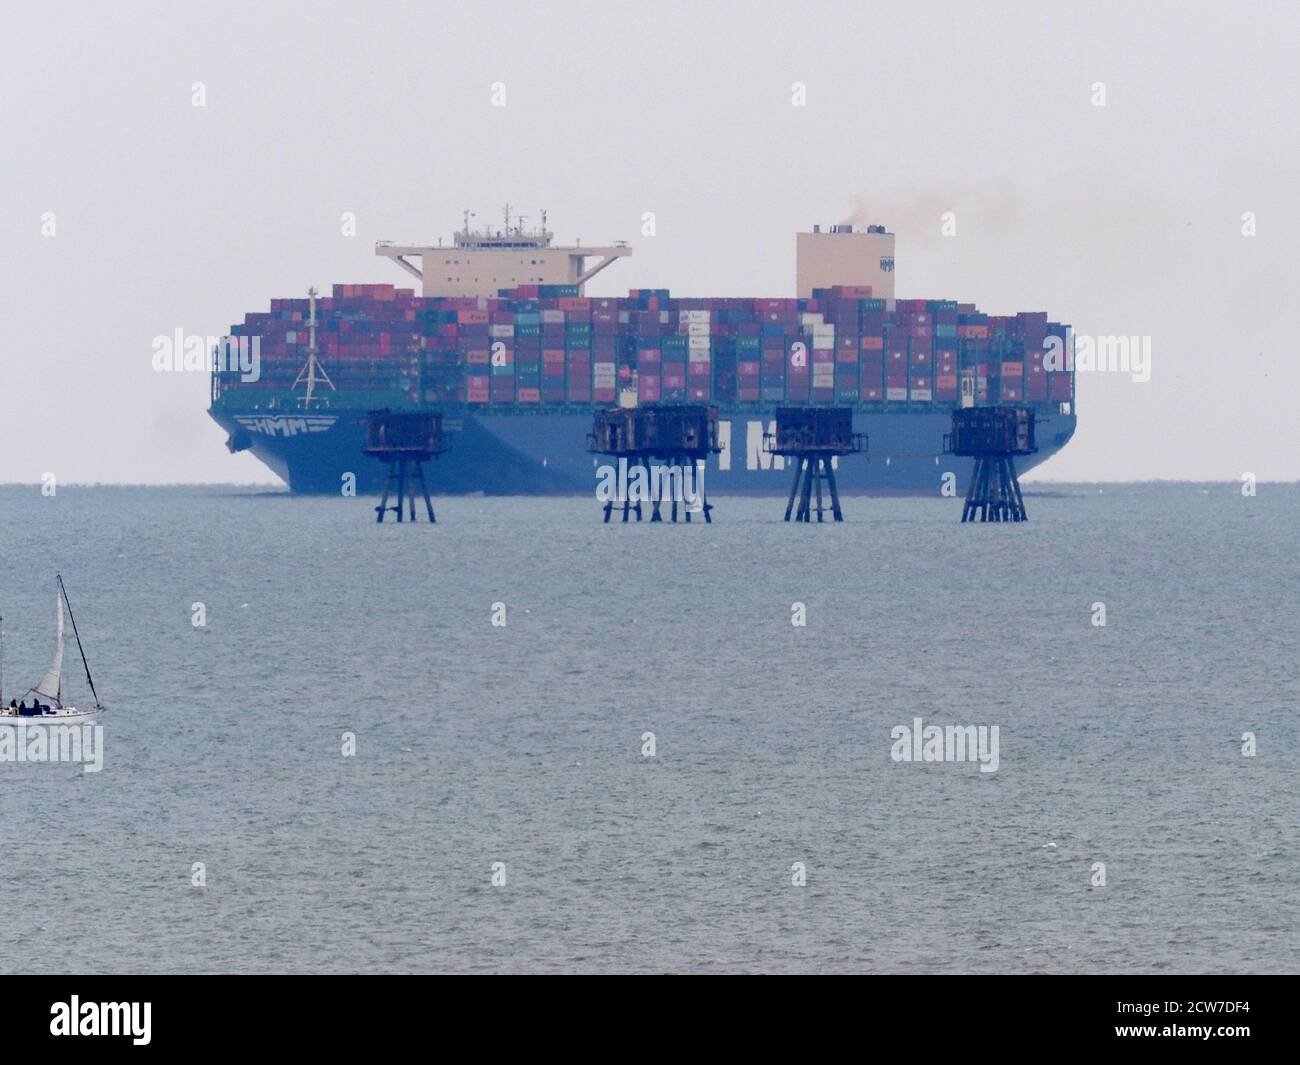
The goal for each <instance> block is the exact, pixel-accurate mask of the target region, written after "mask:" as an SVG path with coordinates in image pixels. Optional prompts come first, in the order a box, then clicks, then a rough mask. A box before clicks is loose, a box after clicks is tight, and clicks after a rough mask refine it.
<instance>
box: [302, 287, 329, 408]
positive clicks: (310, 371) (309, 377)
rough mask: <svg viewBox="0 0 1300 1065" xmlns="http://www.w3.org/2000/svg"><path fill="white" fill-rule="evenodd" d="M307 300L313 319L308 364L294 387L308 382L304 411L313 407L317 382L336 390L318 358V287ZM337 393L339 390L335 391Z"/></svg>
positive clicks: (309, 294)
mask: <svg viewBox="0 0 1300 1065" xmlns="http://www.w3.org/2000/svg"><path fill="white" fill-rule="evenodd" d="M307 298H308V300H310V301H311V317H310V318H308V319H307V336H308V341H307V364H306V365H305V366H304V367H303V368H302V369H301V370H299V371H298V376H297V377H296V378H295V379H294V382H293V387H294V388H297V387H298V385H299V384H301V383H302V382H304V381H306V383H307V394H306V395H305V396H303V397H302V405H303V409H304V410H306V409H307V408H309V407H310V406H311V401H312V396H313V395H315V393H316V382H317V380H320V381H323V382H324V383H325V384H327V385H329V386H330V388H331V389H334V382H333V381H331V380H330V375H329V374H327V373H326V372H325V367H324V366H322V365H321V364H320V360H319V359H317V358H316V286H315V285H313V286H312V287H311V288H309V289H308V290H307ZM334 390H335V391H337V389H334Z"/></svg>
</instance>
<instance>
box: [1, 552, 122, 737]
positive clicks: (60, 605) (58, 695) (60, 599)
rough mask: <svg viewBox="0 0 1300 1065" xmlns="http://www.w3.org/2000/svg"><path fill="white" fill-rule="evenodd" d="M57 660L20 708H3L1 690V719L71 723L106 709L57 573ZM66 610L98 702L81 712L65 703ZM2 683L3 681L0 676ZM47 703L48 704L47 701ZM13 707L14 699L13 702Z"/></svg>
mask: <svg viewBox="0 0 1300 1065" xmlns="http://www.w3.org/2000/svg"><path fill="white" fill-rule="evenodd" d="M54 582H55V588H54V618H55V627H54V634H55V635H54V661H53V662H51V663H50V668H49V669H48V670H46V673H45V676H44V677H42V678H41V680H40V683H38V684H37V685H36V687H34V688H28V689H27V692H26V693H25V694H24V695H23V697H22V699H21V700H20V702H21V703H22V704H23V705H22V706H21V707H19V706H16V705H9V706H5V705H4V695H3V690H0V716H4V717H24V718H35V719H39V720H44V721H68V720H70V719H78V720H79V719H84V718H88V717H93V716H94V715H95V714H98V713H99V712H100V711H101V710H103V709H104V706H103V704H102V703H101V702H100V701H99V693H98V692H97V691H95V682H94V681H93V680H92V679H91V676H90V666H89V664H87V662H86V652H85V650H84V648H82V646H81V634H80V633H79V632H77V619H76V618H75V617H73V615H72V604H71V603H69V602H68V590H67V589H66V588H65V587H64V586H63V578H62V577H61V576H59V575H58V574H55V577H54ZM65 606H66V607H67V614H68V619H69V620H70V621H71V622H72V635H73V636H74V637H75V638H76V641H77V650H78V651H79V652H80V653H81V665H82V667H83V668H84V669H85V671H86V683H87V684H89V685H90V694H91V696H92V697H93V698H94V700H95V705H94V707H92V708H89V709H78V708H77V707H75V706H65V705H64V702H63V613H64V607H65ZM3 639H4V631H3V629H0V641H3ZM0 680H3V678H2V677H0ZM29 695H30V696H31V697H32V698H31V705H30V706H28V705H27V696H29ZM46 700H48V701H46ZM10 702H11V704H12V702H13V701H12V700H10Z"/></svg>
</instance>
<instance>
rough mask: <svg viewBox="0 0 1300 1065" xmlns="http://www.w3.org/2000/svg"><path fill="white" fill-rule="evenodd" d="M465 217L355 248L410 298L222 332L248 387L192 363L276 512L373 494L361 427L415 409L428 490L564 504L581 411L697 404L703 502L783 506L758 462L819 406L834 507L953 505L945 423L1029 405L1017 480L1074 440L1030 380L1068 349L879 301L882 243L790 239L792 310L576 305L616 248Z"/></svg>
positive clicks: (337, 302) (676, 300) (888, 291)
mask: <svg viewBox="0 0 1300 1065" xmlns="http://www.w3.org/2000/svg"><path fill="white" fill-rule="evenodd" d="M471 217H472V216H471V215H470V214H469V212H466V215H465V220H464V225H463V227H462V229H461V230H460V231H459V232H457V233H456V234H455V235H454V238H453V241H452V243H451V244H450V245H447V246H443V245H442V244H441V243H439V244H438V245H436V246H399V245H394V244H390V243H388V242H381V243H379V244H378V245H376V247H375V253H376V255H379V256H382V257H385V258H388V259H391V260H392V261H393V262H394V263H395V264H396V265H397V266H398V267H399V268H401V269H403V270H405V271H406V272H407V273H409V274H410V275H412V276H413V277H414V278H415V279H416V280H417V281H418V283H419V284H418V291H417V288H414V287H413V288H409V289H404V288H397V287H395V286H393V285H374V284H372V285H335V286H334V288H333V291H332V293H331V294H330V295H328V296H321V295H318V294H317V293H316V292H315V291H314V290H312V291H311V292H310V293H309V294H308V296H307V297H306V298H302V299H273V300H271V304H270V309H269V311H262V312H255V313H250V314H247V315H246V316H245V317H244V320H243V322H242V323H239V324H237V325H235V326H233V327H232V329H231V333H230V336H229V338H226V342H227V343H232V344H244V345H246V346H247V345H249V344H256V348H254V349H253V350H257V351H258V352H259V358H258V363H259V373H258V374H257V375H256V379H253V377H254V374H252V373H243V374H241V373H240V372H239V370H238V368H235V367H231V366H229V365H228V364H225V365H223V364H222V362H221V360H220V359H218V360H216V361H215V363H214V365H215V366H216V368H215V369H214V370H213V373H212V404H211V408H210V413H211V415H212V417H213V418H214V419H216V421H217V422H218V423H219V424H220V425H221V426H222V428H223V429H225V430H226V432H227V433H228V434H229V440H228V443H227V446H228V447H229V449H230V450H231V451H235V452H237V451H245V450H248V451H251V452H252V453H253V454H254V455H256V456H257V458H259V459H260V460H261V461H262V462H264V463H265V464H266V465H267V466H268V467H270V469H271V470H273V471H274V472H275V473H276V475H277V476H279V477H280V478H282V479H283V480H284V482H285V483H286V484H287V485H288V486H289V488H290V490H291V491H293V492H317V493H321V492H325V493H335V494H337V493H338V492H340V490H341V489H342V488H343V486H344V485H345V484H348V483H354V484H355V486H356V489H357V490H358V491H361V492H376V491H378V490H379V488H380V487H381V482H382V478H383V475H384V468H383V467H382V466H381V465H380V464H379V463H377V462H374V461H373V460H370V459H367V458H365V456H364V455H363V454H362V446H363V441H364V435H365V419H366V415H367V412H369V411H371V410H377V409H383V408H388V409H392V410H433V411H437V412H440V413H441V414H442V416H443V427H444V432H445V434H446V437H447V440H448V442H449V450H448V452H447V453H445V454H443V455H442V456H440V457H439V459H438V462H437V463H436V465H435V466H434V467H433V468H432V471H431V472H432V475H433V481H434V485H435V491H437V492H439V493H451V494H457V493H475V492H481V493H487V494H551V493H556V494H562V493H586V492H591V491H593V490H594V486H595V466H596V461H595V459H594V456H592V455H591V454H589V453H588V451H587V434H588V432H589V431H590V430H591V425H592V415H593V412H594V411H596V410H598V409H601V408H607V407H611V406H635V405H638V404H652V403H653V404H672V403H695V404H698V403H709V404H712V405H714V406H716V407H717V408H718V411H719V436H720V443H721V444H722V450H721V453H720V454H718V455H716V456H714V457H713V458H711V459H710V460H709V463H708V465H707V467H706V469H705V478H706V483H707V485H708V490H709V492H710V494H711V495H716V494H726V493H728V492H734V493H763V494H782V493H785V492H787V491H788V490H789V485H788V477H787V474H786V473H785V472H783V471H784V462H783V460H782V459H781V458H780V457H779V456H773V455H770V454H768V453H767V452H766V451H765V450H764V447H763V435H764V433H767V432H771V431H773V428H774V423H775V410H776V408H777V407H779V406H791V405H794V406H798V405H816V406H837V407H849V408H851V409H852V411H853V422H854V431H855V432H861V433H865V434H867V436H868V438H869V449H870V450H869V456H868V458H867V459H866V460H865V461H864V460H861V459H851V460H846V461H845V462H844V463H843V464H842V465H841V466H840V467H839V468H838V472H837V479H838V481H839V484H840V489H841V491H843V492H858V493H881V494H884V493H925V494H930V493H934V492H937V491H938V490H939V489H940V486H941V484H942V483H943V481H944V475H945V474H947V473H950V472H951V473H955V474H956V476H957V484H958V487H959V490H960V489H962V488H964V486H965V482H966V478H967V476H968V474H969V472H970V469H971V463H972V460H970V459H959V458H956V457H954V456H951V455H945V454H944V446H943V443H944V435H945V434H946V433H947V432H948V431H949V429H950V426H951V412H952V410H953V408H954V407H970V406H985V405H999V404H1016V405H1022V406H1029V407H1032V408H1033V409H1034V411H1035V414H1036V417H1037V421H1038V447H1039V450H1038V452H1037V454H1035V455H1032V456H1029V457H1028V459H1027V460H1026V461H1024V462H1022V463H1021V464H1020V468H1021V471H1022V472H1023V471H1025V470H1028V469H1031V468H1033V467H1034V466H1035V465H1038V464H1039V463H1041V462H1043V461H1045V460H1046V459H1048V458H1050V457H1051V456H1052V455H1053V454H1054V453H1055V452H1056V451H1058V450H1059V449H1060V448H1062V447H1064V446H1065V444H1066V443H1067V442H1068V441H1069V439H1070V437H1071V436H1072V435H1073V433H1074V429H1075V417H1076V415H1075V403H1074V384H1075V382H1074V375H1073V372H1072V370H1061V371H1058V370H1055V369H1053V363H1052V361H1051V360H1048V361H1047V363H1046V364H1045V362H1044V352H1045V348H1046V346H1048V345H1050V344H1051V343H1052V341H1051V340H1050V339H1049V338H1052V337H1055V338H1057V339H1058V340H1059V343H1060V346H1061V348H1062V350H1065V351H1068V350H1069V346H1070V343H1071V339H1072V338H1071V336H1070V329H1069V327H1068V326H1066V325H1062V324H1060V323H1057V322H1051V321H1048V316H1047V314H1046V313H1042V312H1021V313H1018V314H1012V315H1006V316H998V315H991V314H985V313H982V312H981V311H979V310H978V309H977V308H976V307H975V305H974V304H970V303H961V302H958V301H956V300H943V299H896V298H895V297H894V279H895V272H894V234H893V233H891V232H888V231H887V230H886V229H885V227H883V226H878V225H872V226H867V227H865V228H859V227H855V226H851V225H833V226H829V227H825V228H823V227H821V226H814V227H813V230H812V232H807V233H799V234H797V237H796V286H797V295H796V297H794V298H781V297H778V298H770V299H764V298H754V299H731V298H725V299H724V298H708V297H704V298H684V297H679V296H673V295H672V294H671V293H670V292H669V290H667V289H633V290H631V291H630V292H629V293H628V295H627V296H626V297H588V296H586V295H584V286H585V285H586V283H587V281H589V280H590V279H591V278H592V277H593V276H595V275H596V274H597V273H599V272H601V271H602V270H605V269H606V268H608V267H609V266H611V265H612V264H614V263H615V262H617V261H618V260H619V259H622V258H626V257H627V256H629V255H631V254H632V249H631V248H630V247H629V246H628V245H627V244H626V243H623V242H616V243H613V244H610V245H608V246H582V245H581V244H576V245H573V246H568V247H565V246H557V245H554V244H553V235H552V233H551V232H550V231H548V230H547V228H546V216H545V212H543V213H542V222H541V225H540V227H536V228H531V229H527V228H525V225H524V220H523V219H522V218H518V217H513V218H512V216H511V212H510V209H509V208H508V207H507V208H506V211H505V215H504V225H503V226H501V227H500V228H496V229H491V228H487V229H484V228H479V229H473V228H471ZM349 477H350V478H353V479H354V480H352V481H351V482H349V480H348V478H349Z"/></svg>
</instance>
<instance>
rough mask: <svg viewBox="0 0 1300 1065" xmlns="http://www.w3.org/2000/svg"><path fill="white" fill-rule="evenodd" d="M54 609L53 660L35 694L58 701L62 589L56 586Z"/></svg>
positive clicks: (60, 668) (61, 637) (60, 671)
mask: <svg viewBox="0 0 1300 1065" xmlns="http://www.w3.org/2000/svg"><path fill="white" fill-rule="evenodd" d="M54 609H55V616H56V618H57V623H56V626H55V637H54V661H53V662H51V663H50V668H49V669H48V670H47V671H46V673H45V676H44V677H42V678H41V682H40V683H39V684H38V685H36V689H35V690H36V694H37V695H43V696H45V698H47V699H53V700H54V701H55V702H56V703H57V702H58V701H59V684H60V678H61V676H62V674H63V591H62V589H59V588H56V589H55V590H54Z"/></svg>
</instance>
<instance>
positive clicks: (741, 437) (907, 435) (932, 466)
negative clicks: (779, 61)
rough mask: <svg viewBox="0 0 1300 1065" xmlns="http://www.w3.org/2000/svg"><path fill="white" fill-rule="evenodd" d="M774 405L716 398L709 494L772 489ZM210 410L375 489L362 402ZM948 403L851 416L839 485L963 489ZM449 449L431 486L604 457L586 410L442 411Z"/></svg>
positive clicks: (312, 466)
mask: <svg viewBox="0 0 1300 1065" xmlns="http://www.w3.org/2000/svg"><path fill="white" fill-rule="evenodd" d="M774 409H775V408H771V409H768V408H764V407H759V406H755V405H752V404H751V405H747V406H746V407H745V408H744V409H729V408H727V407H725V406H722V407H720V411H719V418H720V426H719V428H720V436H721V440H722V442H723V444H724V447H723V451H722V453H721V454H720V455H715V456H712V457H711V458H710V459H709V461H708V464H707V466H706V468H705V477H704V484H705V487H706V490H707V491H708V492H709V494H710V495H725V494H728V493H732V494H735V493H746V494H762V495H782V494H784V493H787V492H788V491H789V490H790V482H791V480H792V478H793V472H792V467H789V468H788V467H787V466H786V464H785V463H784V462H783V461H782V460H781V459H780V458H779V457H775V456H771V455H767V454H765V453H764V452H763V449H762V437H763V433H764V431H770V430H771V429H772V428H773V418H774V413H773V411H774ZM211 413H212V416H213V418H215V419H216V421H217V422H218V424H220V425H221V426H222V428H224V429H225V430H226V431H227V432H228V433H229V434H230V438H231V444H230V446H231V448H232V450H244V449H249V450H251V451H252V453H253V454H254V455H256V456H257V457H258V458H259V459H261V461H262V462H264V463H265V464H266V465H267V466H268V467H270V469H271V470H273V471H274V472H275V474H276V475H277V476H279V477H280V478H281V479H282V480H283V481H284V482H285V483H286V484H287V485H288V486H289V488H290V490H291V491H293V492H312V493H329V494H336V493H338V492H340V491H341V489H342V488H343V486H344V485H345V484H346V483H347V482H346V480H345V478H346V477H347V475H349V474H351V475H353V476H354V477H355V484H356V490H357V491H358V492H360V493H376V492H379V491H380V490H381V489H382V487H383V477H384V473H385V467H384V466H383V465H382V464H381V463H379V462H377V461H376V460H374V459H372V458H368V457H367V456H366V455H364V454H363V453H362V444H363V441H364V436H365V418H366V411H364V410H346V409H339V408H334V409H321V410H314V411H311V412H309V413H303V412H296V413H295V412H287V413H285V412H279V411H267V410H262V411H255V410H249V411H247V412H244V411H239V410H230V409H225V408H214V409H213V410H212V412H211ZM951 424H952V421H951V417H950V414H949V413H948V412H947V411H934V410H924V411H915V412H912V411H899V412H883V413H870V412H860V413H855V414H854V417H853V427H854V430H855V431H856V432H860V433H866V434H867V436H868V437H869V441H870V443H869V452H868V454H867V455H866V456H863V455H851V456H847V457H845V458H843V459H840V460H839V461H838V464H837V467H836V481H837V482H838V484H839V488H840V491H841V492H844V493H859V494H889V493H900V494H926V495H928V494H931V493H937V492H938V491H939V490H940V487H941V484H942V480H943V476H944V474H945V473H947V472H953V473H955V474H956V475H957V490H958V491H961V492H964V491H965V488H966V481H967V477H968V475H969V473H970V469H971V465H972V460H970V459H960V458H957V457H955V456H952V455H945V454H943V438H944V434H945V433H947V432H948V431H949V430H950V428H951ZM1074 429H1075V415H1074V414H1073V413H1070V414H1061V413H1057V412H1056V409H1055V407H1053V409H1052V412H1051V413H1046V412H1044V411H1040V412H1039V414H1038V428H1037V438H1038V447H1039V450H1038V453H1037V454H1034V455H1030V456H1027V457H1025V458H1022V459H1017V460H1016V465H1017V469H1018V470H1019V472H1020V473H1022V474H1023V473H1025V472H1026V471H1028V470H1030V469H1033V468H1034V467H1035V466H1038V465H1040V464H1041V463H1043V462H1045V461H1046V460H1047V459H1049V458H1051V456H1052V455H1054V454H1055V453H1056V452H1057V451H1059V450H1060V449H1061V448H1062V447H1064V446H1065V444H1066V443H1067V442H1068V441H1069V439H1070V437H1071V436H1073V435H1074ZM444 430H445V432H446V435H447V440H448V447H449V450H448V451H447V453H445V454H443V455H441V456H439V457H438V458H437V459H436V460H434V461H433V462H431V463H430V464H429V465H428V468H427V469H428V473H429V480H430V489H431V491H432V492H433V493H434V494H435V495H460V494H467V493H475V492H482V493H485V494H489V495H569V494H587V493H589V492H594V491H595V487H596V467H597V466H599V465H601V464H602V463H605V462H608V461H610V460H609V459H608V458H606V457H604V456H597V455H592V454H590V453H589V452H588V451H587V433H588V432H590V430H591V415H590V414H563V413H540V412H539V413H536V414H524V413H520V414H506V413H500V414H498V413H486V412H483V413H480V412H477V411H472V412H470V411H463V410H462V411H457V412H455V413H448V414H447V415H446V416H445V419H444Z"/></svg>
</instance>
